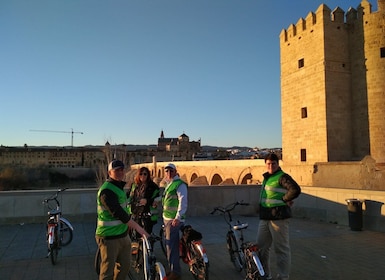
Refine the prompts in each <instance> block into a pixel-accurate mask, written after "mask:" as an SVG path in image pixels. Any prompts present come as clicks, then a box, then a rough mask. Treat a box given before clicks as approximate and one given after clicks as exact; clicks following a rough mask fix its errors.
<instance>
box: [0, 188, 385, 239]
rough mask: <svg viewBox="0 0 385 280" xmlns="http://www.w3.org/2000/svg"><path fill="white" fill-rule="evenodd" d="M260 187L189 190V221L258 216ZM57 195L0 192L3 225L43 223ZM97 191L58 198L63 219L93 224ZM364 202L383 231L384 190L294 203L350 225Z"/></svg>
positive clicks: (315, 194) (372, 223) (323, 191)
mask: <svg viewBox="0 0 385 280" xmlns="http://www.w3.org/2000/svg"><path fill="white" fill-rule="evenodd" d="M259 193H260V185H231V186H230V185H229V186H200V187H191V188H189V209H188V213H187V216H208V215H210V212H211V211H212V210H213V208H214V207H215V206H225V205H227V204H230V203H233V202H235V201H244V202H248V203H250V206H245V207H238V208H237V209H236V211H235V212H234V213H235V214H239V215H248V216H256V217H257V216H258V204H259ZM51 194H53V192H47V191H46V190H41V191H10V192H0V209H2V211H1V212H0V223H2V224H4V223H8V224H9V223H10V224H14V223H44V222H45V221H46V219H47V216H46V213H47V209H45V208H44V206H43V205H42V201H43V200H44V198H46V197H48V196H50V195H51ZM96 194H97V189H70V190H66V191H65V192H63V193H62V195H61V196H60V202H61V204H62V211H63V216H64V217H66V218H67V219H68V220H70V221H71V222H75V221H85V220H95V222H96ZM349 198H356V199H361V200H363V201H365V202H364V203H363V205H362V207H363V225H364V227H363V229H364V230H365V229H366V230H375V231H381V232H385V207H382V205H383V204H384V203H385V191H371V190H357V189H339V188H322V187H307V186H302V194H301V195H300V197H299V198H298V199H296V200H295V202H294V207H293V215H294V217H296V218H305V219H311V220H317V221H322V222H327V223H335V224H340V225H348V224H349V221H348V211H347V203H346V199H349Z"/></svg>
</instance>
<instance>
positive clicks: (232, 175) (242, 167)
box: [128, 159, 266, 186]
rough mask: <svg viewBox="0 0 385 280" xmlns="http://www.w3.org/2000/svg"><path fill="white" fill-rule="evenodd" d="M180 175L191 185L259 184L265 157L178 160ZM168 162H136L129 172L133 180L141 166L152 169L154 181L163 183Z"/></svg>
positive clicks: (263, 170) (177, 165)
mask: <svg viewBox="0 0 385 280" xmlns="http://www.w3.org/2000/svg"><path fill="white" fill-rule="evenodd" d="M173 163H174V164H175V166H176V168H177V171H178V173H179V176H180V177H181V178H182V179H183V180H184V181H185V182H187V183H188V184H189V185H190V186H207V185H210V186H215V185H244V184H259V183H261V182H262V174H263V173H264V172H265V171H266V170H265V162H264V160H263V159H253V160H215V161H214V160H213V161H178V162H173ZM167 164H168V162H156V161H154V162H152V163H144V164H135V165H132V166H131V169H132V170H131V171H130V172H129V173H128V176H129V178H130V180H132V178H133V176H134V175H135V172H136V170H137V169H139V168H140V167H143V166H145V167H147V168H148V169H149V170H150V171H151V175H152V177H153V178H154V181H156V182H157V183H161V181H162V178H164V176H165V172H164V167H165V166H166V165H167ZM130 180H128V181H130Z"/></svg>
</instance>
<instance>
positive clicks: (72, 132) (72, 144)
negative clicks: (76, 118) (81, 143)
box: [29, 128, 83, 147]
mask: <svg viewBox="0 0 385 280" xmlns="http://www.w3.org/2000/svg"><path fill="white" fill-rule="evenodd" d="M29 131H34V132H53V133H71V147H73V146H74V133H78V134H83V132H80V131H74V130H73V128H71V131H60V130H45V129H41V130H38V129H30V130H29Z"/></svg>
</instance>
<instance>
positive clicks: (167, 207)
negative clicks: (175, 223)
mask: <svg viewBox="0 0 385 280" xmlns="http://www.w3.org/2000/svg"><path fill="white" fill-rule="evenodd" d="M181 184H186V183H185V182H183V181H182V180H181V179H176V180H175V181H173V182H172V183H171V185H170V186H168V188H166V189H165V191H164V193H163V197H162V204H163V217H164V218H166V219H174V218H175V217H176V214H177V212H178V206H179V200H178V195H177V190H178V188H179V186H180V185H181ZM186 186H187V184H186ZM185 218H186V215H183V216H182V217H181V219H182V220H183V219H185Z"/></svg>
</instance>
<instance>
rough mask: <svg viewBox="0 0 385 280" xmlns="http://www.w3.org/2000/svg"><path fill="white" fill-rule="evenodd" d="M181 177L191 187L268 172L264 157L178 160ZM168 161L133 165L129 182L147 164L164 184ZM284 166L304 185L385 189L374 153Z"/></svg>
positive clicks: (251, 179)
mask: <svg viewBox="0 0 385 280" xmlns="http://www.w3.org/2000/svg"><path fill="white" fill-rule="evenodd" d="M173 163H174V164H175V166H176V168H177V170H178V173H179V175H180V177H181V178H182V179H183V180H185V181H186V182H187V183H188V184H189V185H190V186H215V185H243V184H255V185H258V184H260V183H261V182H262V180H263V176H262V174H263V173H264V172H266V167H265V162H264V160H263V159H244V160H210V161H176V162H173ZM167 164H168V162H157V161H156V158H155V157H154V159H153V162H151V163H143V164H135V165H131V170H130V171H129V172H128V178H127V179H128V180H127V181H128V182H130V180H132V179H133V176H134V174H135V172H136V170H137V169H138V168H140V167H142V166H146V167H147V168H148V169H149V170H150V171H151V175H152V177H153V178H154V181H155V182H156V183H158V184H160V185H162V179H163V178H164V175H165V173H164V167H165V166H166V165H167ZM280 166H281V167H282V169H283V170H284V171H285V172H287V173H288V174H290V175H291V176H292V177H293V178H294V179H295V180H296V181H297V182H298V184H299V185H301V186H310V187H321V188H342V189H355V190H373V191H385V166H381V165H378V164H376V162H375V160H374V159H373V158H371V157H370V156H366V157H365V158H363V159H362V160H361V161H351V162H315V163H303V164H299V165H288V164H285V163H284V161H280Z"/></svg>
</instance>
